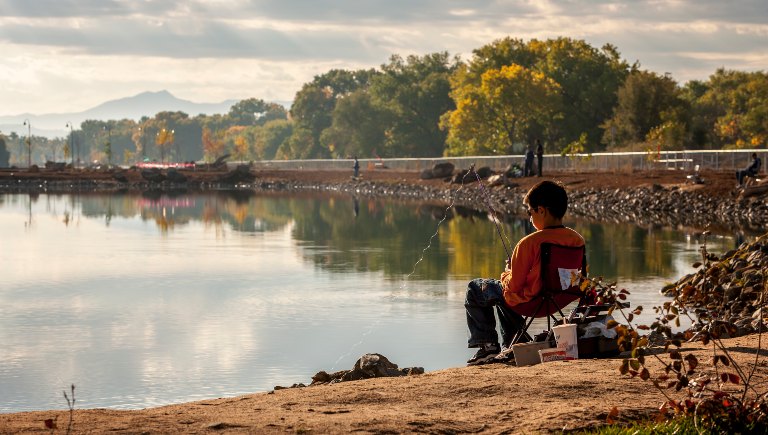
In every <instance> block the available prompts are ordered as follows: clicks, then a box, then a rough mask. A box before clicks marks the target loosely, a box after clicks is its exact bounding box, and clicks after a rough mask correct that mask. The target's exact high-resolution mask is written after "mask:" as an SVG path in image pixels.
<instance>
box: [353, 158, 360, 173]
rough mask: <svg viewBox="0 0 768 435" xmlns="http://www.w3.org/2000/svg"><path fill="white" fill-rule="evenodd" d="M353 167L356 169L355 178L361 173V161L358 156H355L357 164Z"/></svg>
mask: <svg viewBox="0 0 768 435" xmlns="http://www.w3.org/2000/svg"><path fill="white" fill-rule="evenodd" d="M352 168H353V169H354V170H355V178H357V177H358V176H359V175H360V162H358V161H357V156H355V165H354V166H352Z"/></svg>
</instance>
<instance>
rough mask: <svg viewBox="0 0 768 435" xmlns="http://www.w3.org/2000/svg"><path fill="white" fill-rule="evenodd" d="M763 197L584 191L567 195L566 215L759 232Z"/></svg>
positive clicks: (766, 208) (764, 221) (656, 188)
mask: <svg viewBox="0 0 768 435" xmlns="http://www.w3.org/2000/svg"><path fill="white" fill-rule="evenodd" d="M765 199H766V195H757V196H752V197H747V198H744V197H740V196H734V197H733V198H732V199H731V200H729V201H723V200H722V199H721V198H717V197H712V196H710V195H707V194H705V193H702V192H701V191H700V190H693V191H688V190H685V189H681V188H680V187H679V186H671V187H663V186H661V185H658V184H656V185H653V186H650V187H638V188H632V189H616V190H605V189H598V188H587V189H581V190H576V191H572V192H569V200H570V206H569V210H570V213H572V214H574V215H577V216H583V217H586V218H590V219H596V220H601V221H613V222H632V223H636V224H640V225H646V224H647V225H650V224H656V225H658V224H661V225H670V226H678V225H686V226H698V227H702V228H703V227H705V226H706V225H708V224H710V223H713V222H715V223H720V224H723V225H727V226H729V227H733V226H738V227H742V228H753V229H762V228H765V226H766V225H768V203H767V202H766V200H765Z"/></svg>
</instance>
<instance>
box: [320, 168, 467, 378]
mask: <svg viewBox="0 0 768 435" xmlns="http://www.w3.org/2000/svg"><path fill="white" fill-rule="evenodd" d="M474 166H475V165H474V164H473V165H472V166H471V167H470V170H469V171H467V172H466V173H465V174H464V176H463V177H462V178H461V184H460V185H459V187H458V189H456V190H455V191H453V192H452V194H451V202H450V204H448V207H446V208H445V211H444V212H443V217H442V218H441V219H440V221H438V222H437V226H436V227H435V232H434V234H432V236H431V237H430V238H429V241H428V243H427V246H426V247H425V248H424V249H422V250H421V257H419V259H418V260H416V263H414V265H413V270H411V273H409V274H408V275H406V276H405V278H404V280H403V281H404V282H403V284H402V285H401V286H400V290H404V289H405V286H406V283H407V282H408V279H410V278H411V276H412V275H413V274H414V273H416V266H418V265H419V263H421V262H422V261H423V260H424V255H426V253H427V250H429V248H430V247H432V240H434V238H435V237H437V235H438V233H439V232H440V225H442V223H443V222H445V220H446V219H447V218H448V214H449V213H450V211H451V209H452V208H454V207H455V204H456V197H457V196H458V194H459V191H461V189H463V188H464V180H466V178H467V176H468V175H469V174H470V173H472V172H474V169H473V168H474ZM397 298H398V296H391V297H390V298H389V299H390V302H392V301H394V300H397ZM390 309H391V305H390ZM383 318H384V316H377V317H376V321H375V322H373V323H372V324H371V326H370V327H369V328H368V329H367V330H366V331H364V332H363V334H362V335H361V336H360V341H358V342H357V343H355V344H353V345H352V347H350V349H349V351H347V352H346V353H344V354H343V355H341V356H339V357H338V358H337V359H336V361H335V362H334V363H333V366H331V370H334V369H335V368H336V365H337V364H339V363H340V362H341V360H343V359H344V358H346V357H348V356H349V355H350V354H352V351H354V350H355V348H357V347H358V346H360V345H362V344H363V343H364V342H365V338H366V337H368V336H369V335H371V333H373V331H374V329H376V327H377V326H378V325H379V324H380V323H381V321H382V319H383Z"/></svg>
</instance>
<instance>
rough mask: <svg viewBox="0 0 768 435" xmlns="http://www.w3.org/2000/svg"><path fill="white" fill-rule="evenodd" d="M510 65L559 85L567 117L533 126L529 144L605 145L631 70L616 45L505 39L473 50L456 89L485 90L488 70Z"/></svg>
mask: <svg viewBox="0 0 768 435" xmlns="http://www.w3.org/2000/svg"><path fill="white" fill-rule="evenodd" d="M509 65H521V66H523V67H525V68H527V69H530V70H533V71H536V72H539V73H542V74H544V75H545V76H546V77H548V78H550V79H551V80H553V81H554V82H556V83H557V84H558V85H559V92H560V97H561V104H562V105H561V107H562V109H561V110H562V116H561V117H557V118H553V119H549V120H546V119H544V120H541V122H540V123H536V124H532V125H530V127H529V130H528V134H529V135H530V137H528V138H526V141H532V140H533V139H535V138H538V137H543V138H544V139H545V141H544V142H545V147H547V148H548V149H550V150H552V151H560V150H561V149H562V148H564V147H565V146H566V145H567V144H569V143H572V142H574V141H579V140H580V138H581V137H582V133H586V134H587V138H588V139H589V143H588V146H587V148H588V149H589V150H594V149H597V148H598V147H599V143H598V142H597V141H598V139H599V138H600V134H601V130H600V126H601V125H602V124H603V123H604V122H605V120H606V119H608V118H609V117H610V115H611V110H612V108H613V106H614V105H615V103H616V91H617V89H618V88H619V86H620V85H621V84H622V83H623V82H624V78H625V77H626V75H627V74H628V70H629V66H628V65H627V63H626V62H624V61H622V60H621V59H620V55H619V53H618V51H617V49H616V48H615V47H614V46H612V45H605V46H603V47H602V48H601V49H596V48H594V47H592V46H590V45H589V44H587V43H586V42H584V41H582V40H574V39H570V38H558V39H549V40H546V41H539V40H536V39H533V40H531V41H529V42H528V43H525V42H524V41H522V40H520V39H513V38H504V39H499V40H496V41H494V42H493V43H491V44H487V45H485V46H483V47H480V48H478V49H476V50H474V51H473V56H472V59H471V60H470V62H469V63H468V65H467V69H466V70H465V71H462V72H461V73H458V74H457V75H456V77H454V80H453V81H452V83H453V87H452V89H453V90H454V92H455V90H456V89H457V88H458V87H463V86H466V85H467V84H473V85H475V86H479V84H480V81H481V79H482V75H483V74H484V73H485V72H486V71H488V70H492V69H495V70H500V69H501V68H502V67H504V66H509ZM457 105H458V102H457Z"/></svg>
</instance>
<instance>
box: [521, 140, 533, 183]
mask: <svg viewBox="0 0 768 435" xmlns="http://www.w3.org/2000/svg"><path fill="white" fill-rule="evenodd" d="M523 176H524V177H531V176H533V147H532V146H531V145H528V149H526V150H525V168H524V169H523Z"/></svg>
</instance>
